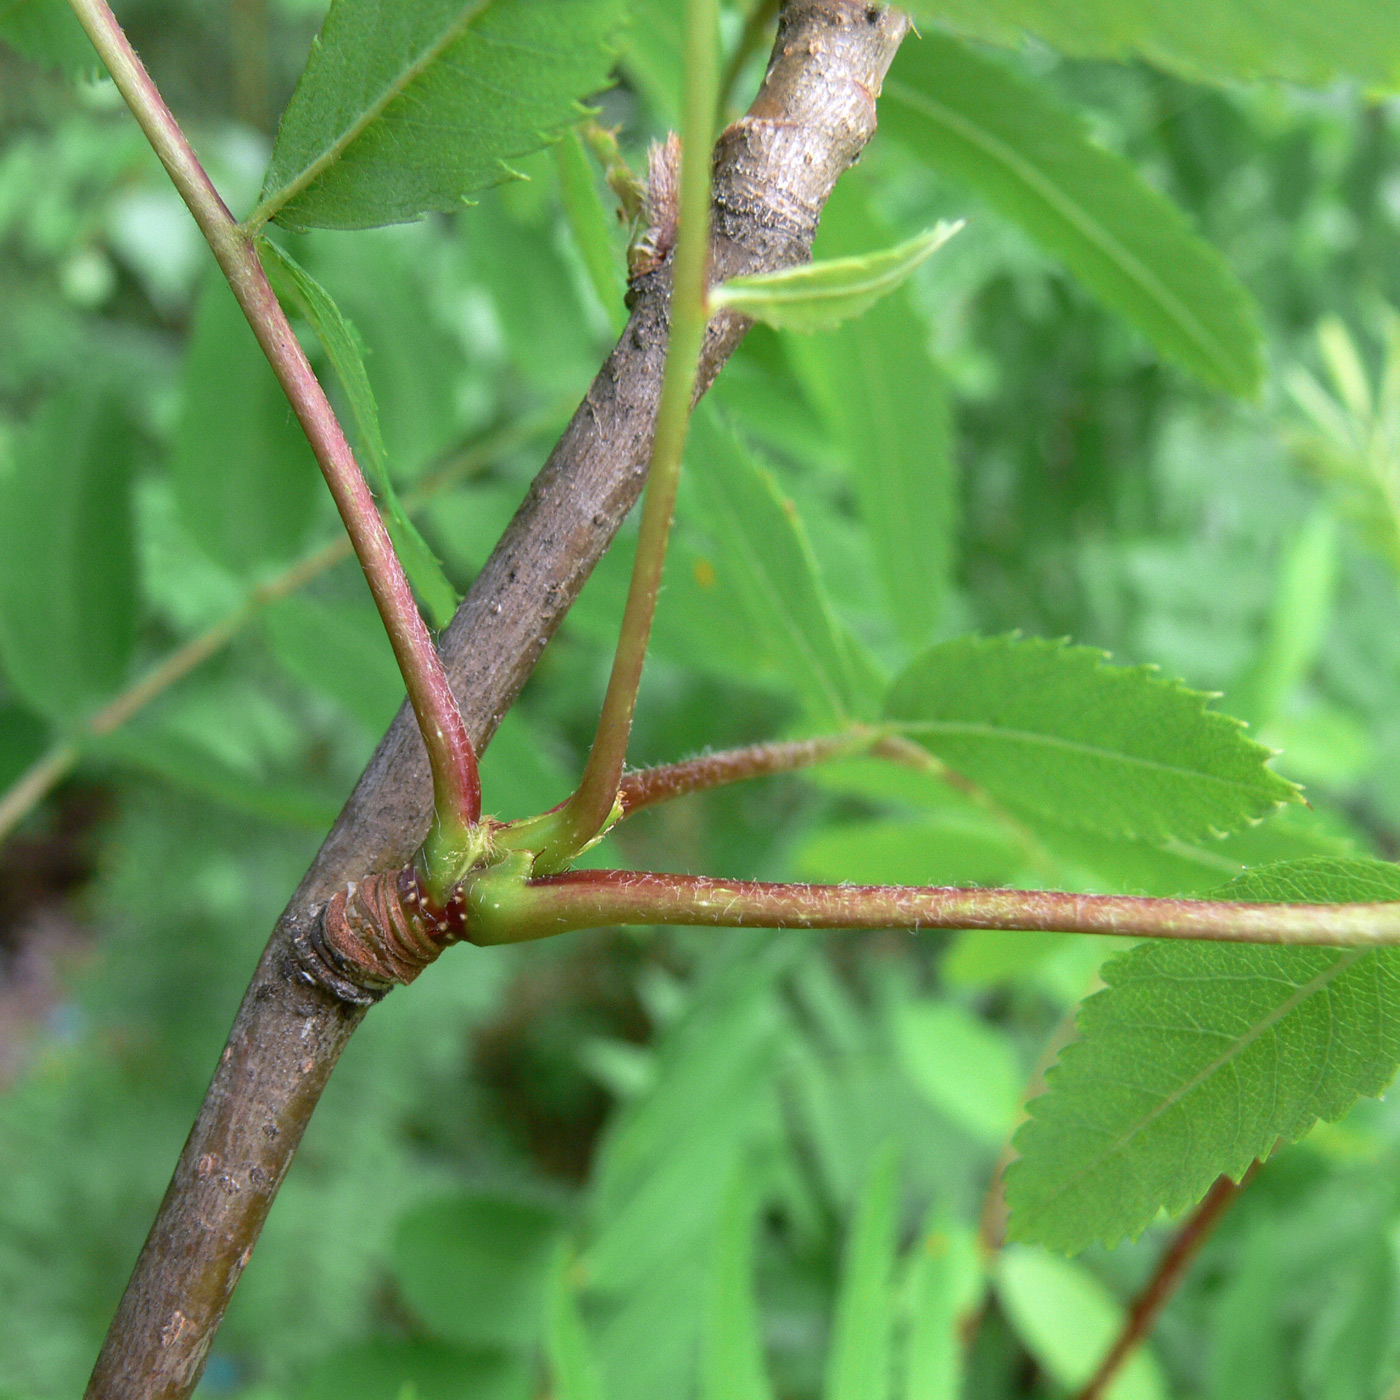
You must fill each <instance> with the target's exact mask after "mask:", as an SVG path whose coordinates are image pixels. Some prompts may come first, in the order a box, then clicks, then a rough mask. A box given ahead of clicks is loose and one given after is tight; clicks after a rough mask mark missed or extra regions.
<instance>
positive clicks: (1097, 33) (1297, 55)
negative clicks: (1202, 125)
mask: <svg viewBox="0 0 1400 1400" xmlns="http://www.w3.org/2000/svg"><path fill="white" fill-rule="evenodd" d="M910 9H911V10H912V11H913V12H914V15H915V17H916V18H923V19H927V20H936V21H939V22H941V23H944V24H946V25H948V26H949V27H951V28H953V29H956V30H958V31H959V32H961V33H963V34H967V35H969V36H970V37H972V38H977V39H989V40H991V41H993V42H994V43H1003V44H1014V43H1018V42H1019V41H1020V39H1021V38H1022V36H1023V35H1025V34H1033V35H1035V36H1036V37H1037V38H1040V39H1044V40H1045V41H1046V42H1047V43H1049V44H1053V45H1054V46H1055V47H1056V48H1059V49H1062V50H1064V52H1065V53H1068V54H1073V55H1075V56H1076V57H1081V58H1117V59H1129V58H1145V59H1147V60H1148V61H1149V62H1150V63H1155V64H1157V65H1159V66H1160V67H1162V68H1167V69H1170V70H1172V71H1174V72H1177V73H1181V74H1183V75H1184V76H1185V77H1188V78H1194V79H1200V78H1207V79H1215V80H1221V81H1231V80H1235V79H1241V78H1242V79H1246V80H1248V79H1256V78H1287V79H1290V80H1292V81H1294V82H1299V83H1317V84H1326V83H1331V82H1333V81H1335V80H1336V79H1338V78H1344V77H1351V78H1357V79H1360V80H1361V81H1362V82H1363V83H1367V84H1369V85H1371V86H1373V87H1380V88H1388V89H1394V87H1395V86H1396V84H1397V82H1400V27H1397V25H1396V24H1395V14H1394V11H1393V10H1392V8H1391V7H1390V6H1389V5H1387V4H1378V3H1377V0H1337V3H1335V4H1330V5H1319V4H1318V3H1317V0H1270V2H1269V4H1267V5H1260V4H1256V3H1253V0H1148V3H1141V4H1131V5H1125V4H1123V3H1122V0H1076V3H1075V4H1072V5H1064V4H1046V3H1045V0H914V3H913V4H911V5H910ZM906 47H907V46H906Z"/></svg>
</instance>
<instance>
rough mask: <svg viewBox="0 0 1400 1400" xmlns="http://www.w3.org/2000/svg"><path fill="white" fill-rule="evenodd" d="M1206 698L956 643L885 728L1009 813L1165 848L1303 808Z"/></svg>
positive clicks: (935, 656)
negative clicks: (1284, 807) (892, 727)
mask: <svg viewBox="0 0 1400 1400" xmlns="http://www.w3.org/2000/svg"><path fill="white" fill-rule="evenodd" d="M1208 698H1209V697H1207V696H1205V695H1203V694H1201V693H1200V692H1199V691H1193V690H1188V689H1187V688H1186V687H1185V686H1183V685H1181V684H1180V683H1179V682H1176V681H1169V680H1164V679H1163V678H1162V677H1160V676H1159V675H1157V674H1156V673H1155V672H1154V671H1153V670H1152V669H1151V668H1149V667H1145V666H1136V667H1127V666H1110V665H1108V664H1107V662H1106V660H1105V658H1104V655H1103V653H1102V652H1097V651H1094V650H1092V649H1091V648H1089V647H1072V646H1068V645H1065V644H1064V643H1061V642H1047V641H1042V640H1039V639H1034V638H1022V637H1014V636H1009V637H991V638H985V639H984V638H977V637H961V638H958V639H957V640H955V641H951V642H944V643H941V644H940V645H938V646H935V647H931V648H930V649H929V650H928V651H926V652H925V653H924V654H923V655H922V656H920V657H918V658H916V659H915V660H914V661H913V662H912V663H911V664H910V666H909V667H908V669H907V670H906V671H905V672H904V674H903V675H902V676H900V677H899V678H898V679H897V680H896V681H895V683H894V685H893V687H892V688H891V690H890V696H889V700H888V702H887V704H886V715H887V717H888V718H889V719H890V720H892V721H895V722H896V723H897V724H898V727H899V728H900V730H901V731H902V732H903V733H905V734H908V735H909V736H910V737H911V738H913V739H916V740H917V741H918V742H919V743H921V744H922V745H923V746H924V747H925V748H927V749H928V750H929V751H930V752H931V753H933V754H935V755H936V756H937V757H938V758H940V759H942V760H943V761H944V762H945V763H946V764H948V766H949V767H950V768H952V769H954V770H955V771H957V772H958V773H961V774H962V775H963V776H964V777H965V778H969V779H971V780H972V781H973V782H975V783H977V784H978V785H979V786H981V787H983V788H985V789H986V791H987V792H989V793H990V794H991V795H992V796H993V797H995V798H996V799H997V800H998V801H999V802H1002V803H1004V804H1005V805H1007V806H1009V807H1013V808H1016V809H1019V810H1024V811H1028V812H1032V813H1035V814H1038V815H1041V816H1044V817H1049V818H1051V819H1053V820H1056V821H1059V822H1063V823H1065V824H1066V825H1069V826H1077V827H1083V828H1086V829H1088V830H1091V831H1099V832H1101V833H1103V834H1104V835H1106V836H1135V837H1140V838H1143V839H1149V840H1158V841H1165V840H1169V839H1171V838H1173V837H1179V838H1184V839H1190V838H1194V837H1200V836H1205V835H1207V834H1209V833H1212V832H1214V833H1222V832H1227V831H1232V830H1237V829H1238V828H1240V827H1243V826H1246V825H1248V824H1249V823H1250V822H1252V821H1255V820H1257V819H1258V818H1260V817H1263V816H1265V815H1267V814H1268V813H1269V812H1272V811H1273V810H1274V809H1275V808H1276V807H1278V806H1279V805H1280V804H1281V803H1284V802H1294V801H1298V800H1299V798H1298V790H1297V788H1296V787H1294V785H1293V784H1292V783H1289V782H1287V781H1285V780H1284V779H1283V778H1280V777H1279V776H1278V774H1277V773H1274V772H1272V771H1271V770H1270V769H1269V768H1267V767H1265V764H1266V762H1267V760H1268V758H1269V756H1270V755H1269V751H1268V750H1267V749H1265V748H1263V747H1261V746H1260V745H1259V744H1256V743H1255V742H1254V741H1253V740H1252V739H1249V738H1248V737H1246V735H1245V734H1244V732H1243V729H1242V727H1241V725H1240V724H1239V722H1238V721H1237V720H1233V719H1231V718H1229V716H1227V715H1222V714H1218V713H1216V712H1215V711H1213V710H1210V709H1207V708H1206V704H1207V700H1208Z"/></svg>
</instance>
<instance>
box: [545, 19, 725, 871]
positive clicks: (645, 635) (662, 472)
mask: <svg viewBox="0 0 1400 1400" xmlns="http://www.w3.org/2000/svg"><path fill="white" fill-rule="evenodd" d="M718 47H719V6H718V3H717V0H687V4H686V33H685V111H684V114H683V119H682V132H681V175H680V209H679V225H678V234H677V241H676V251H675V258H674V261H673V265H672V281H671V307H670V322H671V333H670V337H669V340H668V343H667V348H666V369H665V373H664V374H663V376H662V380H661V406H660V408H659V410H658V412H657V419H656V436H655V438H654V439H653V441H652V448H651V465H650V468H649V470H648V473H647V488H646V494H645V495H644V496H643V498H642V523H641V530H640V532H639V534H638V537H637V554H636V560H635V562H634V563H633V566H632V580H631V583H630V584H629V586H628V589H627V604H626V607H625V608H624V610H623V614H622V628H621V631H620V632H619V634H618V639H617V652H616V654H615V655H614V657H613V666H612V674H611V675H610V676H609V678H608V689H607V694H606V695H605V696H604V698H603V709H602V713H601V714H600V715H599V717H598V732H597V734H596V735H595V737H594V740H593V747H592V748H591V749H590V750H589V754H588V762H587V764H586V765H585V766H584V770H583V777H582V778H581V779H580V780H579V785H578V791H577V792H575V793H574V795H573V796H572V797H571V798H570V799H569V800H568V801H567V802H566V803H565V804H564V806H563V807H562V808H561V809H560V810H559V812H558V813H557V814H556V816H555V818H554V821H555V823H556V825H555V829H554V830H553V831H552V832H551V833H550V835H549V838H548V840H547V843H546V845H545V846H544V849H543V851H542V854H541V857H540V868H541V869H544V870H548V869H557V868H558V867H559V866H561V865H563V864H564V863H565V862H567V861H568V860H569V859H570V858H571V857H573V856H574V855H576V854H577V853H578V852H579V851H580V850H582V849H583V847H584V846H586V845H587V844H588V843H589V842H590V841H591V840H592V839H593V838H594V837H595V836H596V835H597V834H598V833H599V832H600V831H602V830H603V828H604V827H605V826H606V825H607V823H608V821H609V820H610V818H611V817H612V815H613V809H614V806H615V804H616V802H617V795H618V786H619V784H620V783H621V781H622V769H623V766H624V764H625V763H626V761H627V740H628V737H629V736H630V735H631V732H632V716H633V712H634V711H635V709H636V704H637V690H638V687H639V686H640V685H641V682H642V667H643V665H644V664H645V662H646V654H647V643H648V642H649V641H650V640H651V624H652V619H653V618H654V617H655V615H656V596H657V594H658V593H659V592H660V589H661V574H662V570H663V569H664V567H665V564H666V545H667V541H668V540H669V538H670V534H671V520H672V517H673V516H674V515H675V510H676V488H677V486H678V484H679V482H680V473H681V454H682V453H683V452H684V450H685V438H686V430H687V428H688V427H689V424H690V410H691V405H692V404H693V402H694V399H695V385H696V380H697V378H698V376H699V364H700V347H701V345H702V344H703V342H704V338H705V326H706V323H707V319H708V318H707V315H706V309H705V294H706V291H707V287H706V278H707V275H708V265H709V257H710V166H711V161H712V155H711V149H710V143H711V140H712V138H713V134H714V118H715V103H716V97H717V93H718V88H719V66H718V58H719V54H718Z"/></svg>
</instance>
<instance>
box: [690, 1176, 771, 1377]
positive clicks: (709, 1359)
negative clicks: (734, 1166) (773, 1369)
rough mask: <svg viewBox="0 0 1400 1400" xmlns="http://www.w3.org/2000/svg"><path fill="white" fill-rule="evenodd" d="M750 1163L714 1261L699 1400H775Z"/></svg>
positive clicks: (724, 1216) (724, 1217) (729, 1203)
mask: <svg viewBox="0 0 1400 1400" xmlns="http://www.w3.org/2000/svg"><path fill="white" fill-rule="evenodd" d="M751 1176H752V1171H751V1169H750V1167H749V1166H748V1164H747V1163H745V1164H743V1165H741V1166H740V1168H739V1170H738V1171H736V1172H735V1173H734V1177H733V1180H732V1181H731V1183H730V1187H729V1195H728V1198H727V1199H726V1201H725V1204H724V1208H723V1211H722V1213H721V1215H720V1220H719V1228H718V1230H717V1231H716V1236H715V1243H714V1249H713V1254H712V1256H711V1261H710V1279H709V1297H708V1306H707V1308H706V1314H705V1327H704V1331H703V1333H702V1338H701V1351H700V1400H772V1395H773V1389H772V1387H771V1386H770V1385H769V1383H768V1377H767V1375H766V1373H765V1371H764V1366H763V1340H762V1336H761V1333H760V1330H759V1317H758V1303H757V1300H756V1299H755V1298H754V1289H753V1244H754V1229H755V1226H756V1224H757V1220H756V1216H757V1211H758V1204H759V1202H758V1199H757V1197H756V1195H755V1194H754V1189H753V1183H752V1181H751Z"/></svg>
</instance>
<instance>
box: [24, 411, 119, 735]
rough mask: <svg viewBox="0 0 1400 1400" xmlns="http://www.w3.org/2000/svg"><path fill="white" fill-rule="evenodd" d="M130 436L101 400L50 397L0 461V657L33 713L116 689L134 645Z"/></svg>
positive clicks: (65, 709)
mask: <svg viewBox="0 0 1400 1400" xmlns="http://www.w3.org/2000/svg"><path fill="white" fill-rule="evenodd" d="M132 447H133V437H132V433H131V430H130V427H129V425H128V424H127V422H126V420H125V419H124V417H123V416H122V415H121V414H120V413H119V412H118V411H117V409H116V408H115V407H114V405H113V403H112V402H111V400H110V399H109V398H108V397H107V396H106V395H105V394H102V393H92V392H84V391H81V390H77V389H72V390H67V391H65V392H63V393H60V394H57V395H55V397H54V398H52V399H51V400H50V401H49V402H48V403H47V404H46V405H45V406H44V407H43V408H42V409H41V410H40V411H39V414H38V416H37V418H36V419H35V421H34V422H33V423H32V424H31V425H30V427H29V429H28V430H27V431H26V432H25V433H23V434H22V435H20V437H19V439H18V441H17V442H16V444H15V448H14V452H13V454H12V456H11V460H9V461H5V460H4V458H3V456H0V659H3V661H4V665H5V673H6V675H7V677H8V679H9V680H10V682H11V684H12V685H13V686H14V689H15V690H16V691H17V692H18V693H19V695H20V696H22V697H23V698H24V700H26V701H27V702H28V703H29V704H30V705H31V706H32V707H33V708H34V709H36V710H38V711H40V712H41V713H43V714H47V715H50V716H54V717H56V718H64V719H67V718H72V717H74V716H76V715H77V714H79V713H81V712H82V711H83V710H84V709H86V708H88V707H90V706H91V705H92V704H93V703H94V702H96V701H98V700H101V699H103V698H104V697H105V696H107V695H108V694H110V692H111V691H113V690H115V689H116V687H117V686H118V685H119V684H120V682H121V680H122V678H123V677H124V675H125V674H126V669H127V665H128V663H129V661H130V659H131V652H132V648H133V646H134V644H135V637H136V558H135V545H134V541H133V527H132V511H131V462H132Z"/></svg>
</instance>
